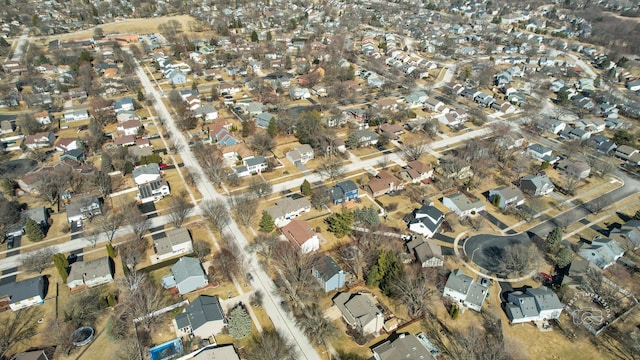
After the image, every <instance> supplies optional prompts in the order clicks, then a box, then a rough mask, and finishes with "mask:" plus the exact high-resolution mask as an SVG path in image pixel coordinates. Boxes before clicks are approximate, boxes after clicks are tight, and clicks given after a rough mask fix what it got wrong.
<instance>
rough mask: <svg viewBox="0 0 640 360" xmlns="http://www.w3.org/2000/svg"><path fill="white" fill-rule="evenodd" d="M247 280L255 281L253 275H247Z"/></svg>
mask: <svg viewBox="0 0 640 360" xmlns="http://www.w3.org/2000/svg"><path fill="white" fill-rule="evenodd" d="M247 280H249V281H253V275H251V274H250V273H247Z"/></svg>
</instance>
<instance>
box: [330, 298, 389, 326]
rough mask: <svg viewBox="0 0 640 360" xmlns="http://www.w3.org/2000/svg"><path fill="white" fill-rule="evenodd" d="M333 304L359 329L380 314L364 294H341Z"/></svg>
mask: <svg viewBox="0 0 640 360" xmlns="http://www.w3.org/2000/svg"><path fill="white" fill-rule="evenodd" d="M333 303H334V304H336V306H337V307H338V309H339V310H340V312H341V313H342V315H343V316H344V317H345V319H346V320H347V322H348V323H349V324H354V325H358V326H359V327H364V326H366V325H367V324H368V323H369V322H371V320H373V319H374V318H375V317H376V316H377V315H378V313H379V310H378V308H377V307H376V306H375V304H374V303H373V302H372V301H371V299H369V298H368V297H367V296H366V295H363V294H351V293H348V292H344V293H340V294H338V295H337V296H336V297H335V298H334V299H333Z"/></svg>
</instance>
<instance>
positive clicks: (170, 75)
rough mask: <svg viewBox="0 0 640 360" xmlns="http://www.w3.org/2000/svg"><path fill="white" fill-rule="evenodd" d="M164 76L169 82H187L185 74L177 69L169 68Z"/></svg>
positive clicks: (176, 83)
mask: <svg viewBox="0 0 640 360" xmlns="http://www.w3.org/2000/svg"><path fill="white" fill-rule="evenodd" d="M165 78H167V80H169V84H173V85H180V84H185V83H186V82H187V75H185V73H183V72H182V71H181V70H179V69H171V70H169V71H168V72H167V73H166V74H165Z"/></svg>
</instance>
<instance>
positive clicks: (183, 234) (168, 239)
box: [154, 228, 191, 255]
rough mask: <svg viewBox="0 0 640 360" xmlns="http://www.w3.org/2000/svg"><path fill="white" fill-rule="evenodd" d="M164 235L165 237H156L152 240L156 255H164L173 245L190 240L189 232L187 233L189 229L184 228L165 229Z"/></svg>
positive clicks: (170, 250) (171, 249)
mask: <svg viewBox="0 0 640 360" xmlns="http://www.w3.org/2000/svg"><path fill="white" fill-rule="evenodd" d="M165 235H166V236H165V237H162V238H159V239H156V240H155V242H154V247H155V248H156V254H157V255H164V254H168V253H170V252H172V251H173V246H174V245H178V244H182V243H185V242H191V234H189V230H187V229H185V228H180V229H174V230H171V231H167V233H166V234H165Z"/></svg>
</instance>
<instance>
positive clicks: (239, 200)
mask: <svg viewBox="0 0 640 360" xmlns="http://www.w3.org/2000/svg"><path fill="white" fill-rule="evenodd" d="M228 201H229V207H230V208H231V211H232V212H233V215H234V216H235V217H236V219H237V220H238V221H239V222H240V223H241V224H242V225H244V226H249V225H251V221H253V219H254V218H255V215H256V210H257V205H258V199H256V198H254V197H252V196H249V195H247V194H242V195H235V196H230V197H229V198H228Z"/></svg>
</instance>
